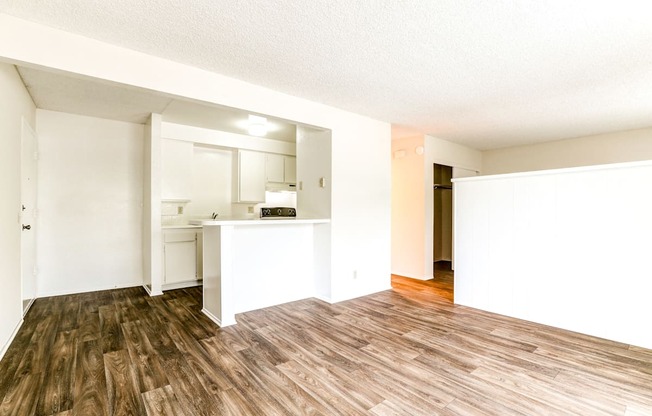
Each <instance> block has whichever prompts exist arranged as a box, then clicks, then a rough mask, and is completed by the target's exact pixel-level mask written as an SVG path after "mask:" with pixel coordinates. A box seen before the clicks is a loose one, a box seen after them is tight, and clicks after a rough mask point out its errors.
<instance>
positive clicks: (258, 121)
mask: <svg viewBox="0 0 652 416" xmlns="http://www.w3.org/2000/svg"><path fill="white" fill-rule="evenodd" d="M247 130H248V131H249V134H250V135H252V136H264V135H266V134H267V119H266V118H265V117H261V116H254V115H252V114H249V125H248V126H247Z"/></svg>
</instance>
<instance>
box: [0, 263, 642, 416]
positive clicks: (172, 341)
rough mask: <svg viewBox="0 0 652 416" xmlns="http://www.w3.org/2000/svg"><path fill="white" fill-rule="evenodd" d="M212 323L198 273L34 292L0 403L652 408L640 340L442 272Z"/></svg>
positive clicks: (333, 410) (68, 409)
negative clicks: (510, 313)
mask: <svg viewBox="0 0 652 416" xmlns="http://www.w3.org/2000/svg"><path fill="white" fill-rule="evenodd" d="M392 284H393V290H390V291H385V292H381V293H377V294H374V295H371V296H366V297H363V298H359V299H354V300H350V301H346V302H341V303H338V304H335V305H329V304H326V303H324V302H322V301H319V300H316V299H307V300H302V301H298V302H292V303H288V304H284V305H279V306H276V307H272V308H266V309H263V310H258V311H251V312H247V313H243V314H239V315H237V317H236V318H237V321H238V324H237V325H235V326H232V327H228V328H224V329H220V328H218V327H216V326H215V325H214V324H213V323H212V322H211V321H210V320H208V319H207V318H206V317H205V316H204V315H202V314H201V313H200V307H201V306H200V305H201V288H189V289H180V290H174V291H169V292H166V294H165V295H163V296H159V297H155V298H150V297H148V296H147V295H146V293H145V292H144V290H143V289H142V288H128V289H120V290H112V291H102V292H94V293H84V294H79V295H68V296H60V297H52V298H43V299H38V300H36V302H35V303H34V305H33V306H32V309H31V310H30V312H29V313H28V314H27V316H26V317H25V323H24V324H23V327H22V328H21V330H20V331H19V333H18V334H17V336H16V338H15V340H14V342H13V344H12V345H11V346H10V348H9V350H8V351H7V353H6V355H5V357H4V359H3V360H2V361H1V362H0V416H4V415H16V416H18V415H48V416H49V415H68V416H72V415H183V416H193V415H340V414H341V415H446V416H450V415H500V416H504V415H591V416H593V415H652V351H650V350H647V349H644V348H640V347H634V346H630V345H625V344H622V343H618V342H612V341H608V340H604V339H598V338H594V337H590V336H586V335H582V334H577V333H573V332H569V331H563V330H560V329H556V328H551V327H547V326H544V325H538V324H533V323H530V322H525V321H520V320H517V319H512V318H507V317H504V316H500V315H495V314H491V313H488V312H483V311H478V310H474V309H471V308H467V307H463V306H456V305H454V304H452V293H453V292H452V289H453V287H452V286H453V275H452V272H451V271H450V270H446V269H445V268H444V269H438V270H435V279H433V280H429V281H416V280H412V279H408V278H404V277H400V276H393V277H392Z"/></svg>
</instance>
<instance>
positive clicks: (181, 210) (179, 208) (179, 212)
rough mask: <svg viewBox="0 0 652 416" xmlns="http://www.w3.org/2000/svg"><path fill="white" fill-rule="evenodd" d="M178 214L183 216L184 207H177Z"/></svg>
mask: <svg viewBox="0 0 652 416" xmlns="http://www.w3.org/2000/svg"><path fill="white" fill-rule="evenodd" d="M177 214H178V215H183V205H179V206H178V207H177Z"/></svg>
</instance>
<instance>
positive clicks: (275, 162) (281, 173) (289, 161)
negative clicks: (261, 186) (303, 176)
mask: <svg viewBox="0 0 652 416" xmlns="http://www.w3.org/2000/svg"><path fill="white" fill-rule="evenodd" d="M265 171H266V174H267V182H277V183H295V182H296V181H297V158H296V157H294V156H287V155H279V154H274V153H268V154H267V163H266V167H265Z"/></svg>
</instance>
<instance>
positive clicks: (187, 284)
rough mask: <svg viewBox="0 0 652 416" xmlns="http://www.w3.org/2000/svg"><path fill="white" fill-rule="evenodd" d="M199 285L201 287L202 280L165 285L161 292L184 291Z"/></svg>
mask: <svg viewBox="0 0 652 416" xmlns="http://www.w3.org/2000/svg"><path fill="white" fill-rule="evenodd" d="M201 285H202V280H189V281H187V282H179V283H170V284H167V285H163V287H162V290H163V292H165V291H166V290H174V289H184V288H186V287H195V286H201Z"/></svg>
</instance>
